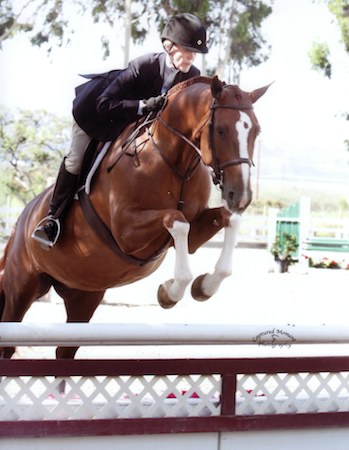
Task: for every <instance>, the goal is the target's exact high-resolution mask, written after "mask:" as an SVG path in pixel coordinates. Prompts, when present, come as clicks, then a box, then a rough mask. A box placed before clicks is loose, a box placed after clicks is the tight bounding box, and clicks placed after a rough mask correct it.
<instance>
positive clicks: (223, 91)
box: [200, 77, 269, 212]
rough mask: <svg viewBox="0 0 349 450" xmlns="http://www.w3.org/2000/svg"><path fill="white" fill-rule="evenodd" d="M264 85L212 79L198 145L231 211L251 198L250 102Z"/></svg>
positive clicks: (253, 133)
mask: <svg viewBox="0 0 349 450" xmlns="http://www.w3.org/2000/svg"><path fill="white" fill-rule="evenodd" d="M268 87H269V86H265V87H263V88H260V89H256V90H254V91H253V92H243V91H242V90H241V89H240V88H239V87H238V86H232V85H225V84H224V83H222V82H221V81H219V79H218V78H217V77H214V78H213V79H212V83H211V94H212V104H211V116H210V121H209V123H208V125H207V126H206V127H205V128H204V129H203V130H202V133H201V138H200V148H201V151H202V156H203V161H204V162H205V163H206V164H207V165H210V166H211V167H212V168H213V170H214V174H215V180H216V182H217V183H218V184H219V185H220V187H221V189H222V197H223V201H224V202H225V206H226V207H227V209H228V210H229V211H231V212H243V211H244V210H245V209H246V208H247V206H248V205H249V204H250V202H251V200H252V191H251V182H250V168H251V165H252V164H253V162H252V161H253V148H254V143H255V140H256V137H257V135H258V133H259V131H260V127H259V124H258V121H257V118H256V116H255V114H254V112H253V103H254V102H255V101H257V100H258V99H259V98H260V97H261V96H262V95H263V94H264V93H265V92H266V90H267V89H268Z"/></svg>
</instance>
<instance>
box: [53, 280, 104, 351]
mask: <svg viewBox="0 0 349 450" xmlns="http://www.w3.org/2000/svg"><path fill="white" fill-rule="evenodd" d="M54 288H55V290H56V292H57V294H58V295H60V296H61V297H62V298H63V300H64V304H65V308H66V311H67V322H89V321H90V319H91V317H92V316H93V313H94V312H95V310H96V308H97V306H98V305H99V304H100V302H101V301H102V299H103V295H104V292H105V291H104V290H103V291H100V292H99V291H98V292H87V291H79V290H76V289H71V288H68V287H65V286H63V285H56V286H54ZM78 348H79V347H76V346H75V347H58V348H57V350H56V356H57V358H74V356H75V353H76V352H77V350H78Z"/></svg>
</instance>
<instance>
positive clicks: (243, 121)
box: [235, 111, 252, 207]
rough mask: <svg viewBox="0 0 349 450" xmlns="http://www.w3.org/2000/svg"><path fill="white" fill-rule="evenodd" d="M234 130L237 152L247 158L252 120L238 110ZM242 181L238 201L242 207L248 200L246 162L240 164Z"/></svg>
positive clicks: (248, 176)
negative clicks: (241, 190)
mask: <svg viewBox="0 0 349 450" xmlns="http://www.w3.org/2000/svg"><path fill="white" fill-rule="evenodd" d="M235 127H236V131H237V133H238V142H239V152H240V158H247V159H249V155H248V135H249V132H250V129H251V128H252V121H251V119H250V118H249V116H248V115H247V114H246V113H244V112H243V111H240V119H239V120H238V121H237V122H236V125H235ZM240 167H241V174H242V182H243V186H244V192H243V194H242V198H241V201H240V207H244V206H245V205H246V204H247V201H248V190H247V188H248V181H249V178H250V166H249V165H248V164H241V165H240Z"/></svg>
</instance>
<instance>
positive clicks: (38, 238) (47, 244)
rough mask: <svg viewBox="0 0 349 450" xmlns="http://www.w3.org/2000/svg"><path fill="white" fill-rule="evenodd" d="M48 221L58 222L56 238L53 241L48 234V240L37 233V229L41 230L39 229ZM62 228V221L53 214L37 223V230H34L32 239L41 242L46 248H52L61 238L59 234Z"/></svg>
mask: <svg viewBox="0 0 349 450" xmlns="http://www.w3.org/2000/svg"><path fill="white" fill-rule="evenodd" d="M48 221H52V222H54V223H55V224H56V226H57V233H56V237H55V239H54V240H53V241H52V242H51V241H50V240H49V239H48V236H47V240H46V239H43V238H42V237H41V236H40V235H39V234H37V231H39V230H38V229H39V228H40V227H41V226H43V225H44V223H45V222H48ZM61 229H62V227H61V223H60V221H59V219H56V218H55V217H53V216H46V217H44V218H43V219H41V220H40V222H39V223H38V224H37V225H36V227H35V230H34V231H33V233H32V235H31V237H32V239H34V241H37V242H39V244H40V245H41V246H43V247H44V248H46V249H47V248H51V247H53V246H54V245H55V244H56V242H57V241H58V238H59V236H60V234H61ZM40 231H41V230H40ZM44 233H45V231H44Z"/></svg>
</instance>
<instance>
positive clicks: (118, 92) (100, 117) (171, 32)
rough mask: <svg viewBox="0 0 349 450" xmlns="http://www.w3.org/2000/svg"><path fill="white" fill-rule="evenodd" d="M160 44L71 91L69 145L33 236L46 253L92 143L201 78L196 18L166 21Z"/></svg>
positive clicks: (202, 45) (202, 33)
mask: <svg viewBox="0 0 349 450" xmlns="http://www.w3.org/2000/svg"><path fill="white" fill-rule="evenodd" d="M161 40H162V45H163V48H164V51H163V52H161V53H150V54H146V55H144V56H141V57H139V58H136V59H134V60H132V61H130V63H129V65H128V67H127V68H125V69H123V70H113V71H111V72H108V73H103V74H96V75H84V77H85V78H88V79H90V81H88V82H86V83H84V84H82V85H80V86H78V87H77V88H76V90H75V93H76V97H75V99H74V101H73V117H74V122H73V129H72V142H71V146H70V149H69V151H68V153H67V154H66V155H65V157H64V159H63V161H62V163H61V166H60V170H59V173H58V176H57V180H56V184H55V187H54V190H53V194H52V198H51V202H50V207H49V212H48V216H47V217H45V218H44V219H43V220H42V221H41V222H40V223H39V224H38V225H37V227H36V229H35V230H34V232H33V235H32V237H33V239H35V240H37V241H38V242H40V243H41V244H43V245H44V246H46V247H47V248H50V247H52V246H53V245H54V244H55V243H56V242H57V239H58V237H59V235H60V230H61V222H62V219H63V217H64V213H65V212H66V210H67V208H68V206H69V204H70V203H71V201H72V199H73V198H74V195H75V191H76V188H77V183H78V177H79V174H80V171H81V167H82V163H83V158H84V155H85V152H86V149H87V148H88V146H89V144H90V143H91V141H92V140H95V141H103V142H108V141H112V140H114V139H115V138H116V137H117V136H118V135H119V134H120V133H121V131H122V130H123V129H125V127H126V126H127V125H128V124H130V123H133V122H136V121H137V120H139V119H140V118H141V117H142V116H144V115H147V114H149V113H150V112H156V111H158V110H159V109H160V108H161V107H162V106H163V104H164V100H165V96H164V94H165V93H166V92H167V91H168V90H169V89H170V88H171V87H172V86H174V85H176V84H177V83H179V82H181V81H184V80H187V79H189V78H193V77H196V76H198V75H200V71H199V69H198V68H196V67H195V66H193V62H194V59H195V56H196V53H207V52H208V49H207V46H206V30H205V27H204V26H203V25H202V23H201V22H200V20H199V19H198V18H197V17H196V16H194V15H192V14H188V13H182V14H176V15H174V16H173V17H171V18H170V19H169V20H168V22H167V23H166V25H165V27H164V29H163V31H162V34H161Z"/></svg>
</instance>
